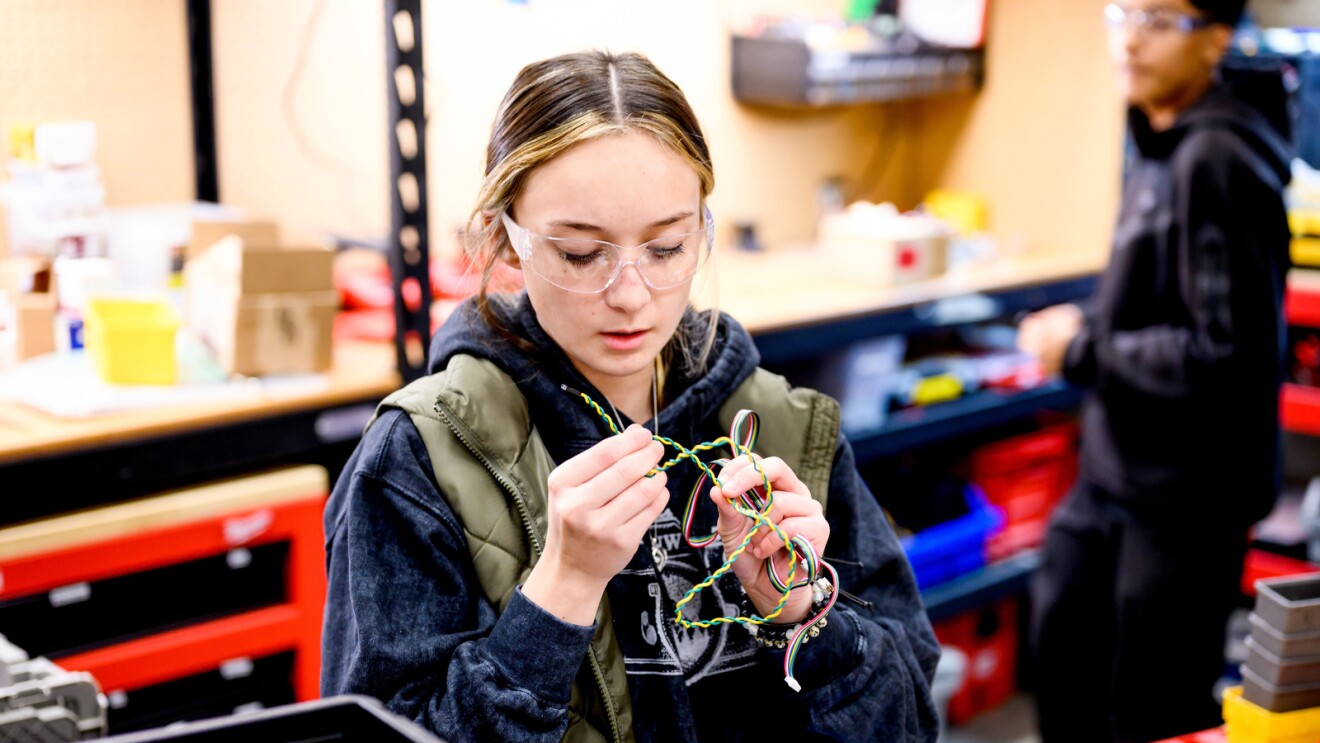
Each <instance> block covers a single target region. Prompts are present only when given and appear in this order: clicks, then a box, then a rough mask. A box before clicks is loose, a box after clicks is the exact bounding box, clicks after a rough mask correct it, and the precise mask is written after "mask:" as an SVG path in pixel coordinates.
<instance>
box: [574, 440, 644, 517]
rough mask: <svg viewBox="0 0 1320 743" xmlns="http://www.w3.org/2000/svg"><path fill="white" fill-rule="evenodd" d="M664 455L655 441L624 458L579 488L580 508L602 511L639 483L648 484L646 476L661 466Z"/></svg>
mask: <svg viewBox="0 0 1320 743" xmlns="http://www.w3.org/2000/svg"><path fill="white" fill-rule="evenodd" d="M664 451H665V449H664V446H663V445H661V444H660V442H658V441H655V442H652V443H651V444H648V445H647V446H645V447H643V448H641V449H638V450H636V451H634V452H631V453H629V454H627V455H625V456H624V457H623V458H621V459H619V460H618V461H617V462H615V463H614V464H611V465H610V466H609V467H607V468H605V470H604V471H602V472H599V473H597V474H596V476H595V477H593V478H591V479H590V480H588V481H587V482H585V483H583V484H582V486H580V488H579V490H580V491H581V492H582V496H581V497H582V498H583V500H582V501H581V504H582V505H583V506H584V507H586V508H599V507H601V506H603V505H605V504H606V503H609V502H610V500H612V499H614V498H616V497H617V496H618V495H619V494H620V493H622V492H624V491H625V490H627V489H628V488H629V487H631V486H633V485H634V484H636V483H637V482H638V481H641V480H645V479H646V473H647V472H650V471H651V470H652V469H653V468H654V467H655V466H656V464H658V463H659V462H660V457H661V456H662V455H663V454H664Z"/></svg>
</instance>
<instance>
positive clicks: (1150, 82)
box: [1019, 0, 1289, 743]
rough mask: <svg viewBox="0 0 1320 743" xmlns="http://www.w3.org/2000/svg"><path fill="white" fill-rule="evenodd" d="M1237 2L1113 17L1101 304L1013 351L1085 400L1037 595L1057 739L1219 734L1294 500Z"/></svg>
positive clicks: (1279, 338) (1280, 166)
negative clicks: (1286, 504)
mask: <svg viewBox="0 0 1320 743" xmlns="http://www.w3.org/2000/svg"><path fill="white" fill-rule="evenodd" d="M1242 12H1243V2H1242V0H1237V1H1236V2H1234V1H1233V0H1123V1H1122V2H1119V3H1115V4H1111V5H1109V6H1108V7H1107V8H1106V10H1105V14H1106V18H1107V21H1108V24H1109V27H1110V46H1111V53H1112V57H1113V59H1114V62H1115V63H1116V65H1117V67H1118V73H1119V80H1120V88H1121V89H1122V92H1123V93H1124V95H1125V97H1126V100H1127V102H1128V104H1129V105H1130V110H1129V126H1130V132H1131V136H1132V140H1133V144H1134V145H1135V158H1134V159H1133V161H1132V162H1131V163H1130V164H1129V171H1128V174H1127V182H1126V184H1125V187H1124V194H1123V200H1122V207H1121V210H1120V213H1119V217H1118V223H1117V226H1116V229H1115V232H1114V239H1113V252H1112V256H1111V259H1110V265H1109V267H1108V269H1107V270H1106V271H1105V272H1104V274H1103V276H1102V277H1101V278H1100V282H1099V285H1098V287H1097V290H1096V295H1095V297H1094V302H1093V308H1092V311H1090V312H1086V313H1084V312H1083V311H1082V310H1081V309H1079V308H1078V307H1076V306H1071V305H1069V306H1060V307H1053V308H1049V309H1047V310H1044V311H1042V312H1039V313H1036V314H1034V315H1032V316H1030V317H1028V318H1026V320H1024V322H1023V323H1022V325H1021V327H1020V328H1019V345H1020V347H1021V348H1023V349H1024V350H1026V351H1029V352H1032V353H1034V354H1036V355H1038V356H1039V357H1040V358H1041V360H1042V362H1043V363H1044V365H1045V367H1046V368H1047V369H1048V370H1050V371H1053V372H1061V373H1062V374H1063V376H1064V377H1065V378H1066V379H1067V380H1068V381H1070V382H1072V383H1073V384H1076V385H1080V386H1083V387H1085V388H1086V389H1087V395H1086V398H1085V400H1084V402H1083V409H1082V452H1081V457H1082V464H1081V475H1080V478H1079V481H1078V483H1077V485H1076V487H1075V488H1074V490H1073V492H1072V493H1071V494H1070V496H1069V497H1068V499H1067V500H1065V502H1064V503H1063V504H1062V505H1061V506H1060V508H1059V510H1058V511H1057V513H1056V515H1055V517H1054V519H1053V521H1052V523H1051V525H1050V529H1049V531H1048V534H1047V536H1046V541H1045V547H1044V551H1043V560H1042V564H1041V567H1040V570H1039V571H1038V573H1037V574H1036V576H1035V579H1034V582H1033V586H1032V599H1033V606H1034V608H1033V617H1032V635H1033V637H1032V640H1033V644H1034V648H1035V655H1036V661H1037V669H1038V672H1039V678H1038V692H1037V705H1038V713H1039V716H1040V729H1041V733H1042V737H1043V740H1044V741H1045V743H1053V742H1054V741H1070V742H1072V743H1076V742H1078V741H1110V740H1113V741H1133V742H1134V743H1135V742H1138V741H1141V742H1145V741H1151V740H1157V739H1162V738H1167V737H1172V736H1174V735H1177V734H1182V733H1188V732H1192V731H1196V730H1202V729H1206V728H1209V727H1213V726H1215V725H1217V724H1219V721H1220V716H1219V714H1218V711H1217V707H1216V704H1215V701H1214V699H1213V696H1212V687H1213V685H1214V683H1215V682H1216V681H1217V680H1218V679H1219V677H1220V675H1221V674H1222V672H1223V669H1224V660H1223V658H1224V653H1223V649H1224V628H1225V624H1226V621H1227V618H1228V615H1229V613H1230V612H1231V611H1232V608H1233V606H1234V604H1235V602H1236V601H1237V599H1238V596H1239V588H1238V585H1239V581H1240V579H1241V574H1242V566H1243V560H1244V557H1245V551H1246V543H1247V531H1248V529H1249V528H1250V526H1251V525H1252V524H1253V523H1254V522H1256V521H1257V520H1259V519H1260V518H1262V517H1263V516H1264V515H1265V514H1267V513H1268V512H1269V510H1270V509H1271V507H1272V505H1273V503H1274V499H1275V495H1276V493H1277V490H1278V487H1279V479H1280V467H1279V420H1278V394H1279V385H1280V383H1281V381H1282V376H1283V348H1284V333H1285V325H1284V322H1283V319H1282V310H1281V308H1282V302H1283V293H1284V282H1285V274H1286V272H1287V269H1288V267H1289V258H1288V244H1289V233H1288V226H1287V219H1286V213H1285V208H1284V205H1283V200H1282V193H1281V192H1282V189H1283V187H1284V186H1285V185H1286V183H1287V181H1288V177H1289V169H1288V168H1289V156H1288V151H1287V150H1288V148H1287V145H1286V144H1285V141H1284V138H1283V137H1282V136H1281V134H1280V133H1279V132H1277V131H1276V130H1274V129H1273V128H1272V127H1271V126H1270V124H1268V123H1267V120H1266V118H1265V117H1264V116H1263V115H1262V114H1261V113H1260V112H1259V111H1257V110H1255V109H1254V108H1252V107H1251V106H1249V105H1247V104H1246V103H1244V102H1243V101H1242V100H1241V98H1240V96H1238V95H1236V94H1235V91H1234V90H1232V89H1231V88H1229V87H1227V86H1225V85H1223V84H1222V83H1220V81H1219V77H1218V74H1217V69H1218V64H1219V61H1220V60H1221V59H1222V57H1223V55H1224V54H1225V53H1226V51H1227V49H1228V47H1229V45H1230V43H1231V39H1232V34H1233V27H1234V26H1235V25H1236V23H1237V21H1238V20H1239V18H1240V16H1241V14H1242Z"/></svg>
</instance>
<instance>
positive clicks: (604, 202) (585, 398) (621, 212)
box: [322, 52, 938, 741]
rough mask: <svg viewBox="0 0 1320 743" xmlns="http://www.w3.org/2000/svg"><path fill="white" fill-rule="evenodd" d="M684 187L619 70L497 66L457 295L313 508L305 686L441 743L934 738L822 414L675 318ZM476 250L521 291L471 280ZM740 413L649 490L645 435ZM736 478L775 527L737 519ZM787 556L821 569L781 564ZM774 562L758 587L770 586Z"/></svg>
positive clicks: (732, 326) (885, 559) (663, 121)
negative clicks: (713, 481) (322, 575)
mask: <svg viewBox="0 0 1320 743" xmlns="http://www.w3.org/2000/svg"><path fill="white" fill-rule="evenodd" d="M713 186H714V175H713V171H712V169H711V159H710V153H709V151H708V149H707V146H706V141H705V138H704V137H703V136H702V133H701V129H700V126H699V125H698V123H697V120H696V117H695V116H694V114H693V112H692V110H691V108H690V107H689V106H688V103H687V101H686V99H685V98H684V96H683V93H682V92H681V91H680V90H679V89H678V87H677V86H675V85H674V83H673V82H672V81H670V80H669V79H668V78H667V77H665V76H664V75H663V74H662V73H660V71H659V70H657V69H656V68H655V67H654V66H653V65H652V64H651V63H650V62H649V61H648V60H647V59H645V58H644V57H641V56H639V55H636V54H624V55H613V54H608V53H603V52H589V53H581V54H570V55H565V56H561V57H556V58H553V59H549V60H545V61H542V62H538V63H534V64H531V65H529V66H527V67H526V68H524V69H523V70H522V71H521V72H520V73H519V75H518V77H517V79H516V80H515V81H514V83H513V86H512V88H511V89H510V90H509V92H508V93H507V95H506V96H505V98H504V102H503V104H502V105H501V107H500V110H499V113H498V114H497V117H496V121H495V125H494V128H493V130H492V134H491V140H490V144H489V147H488V150H487V161H486V177H485V182H484V184H483V186H482V190H481V194H480V198H479V203H478V206H477V209H476V210H475V211H474V214H473V225H474V228H475V229H474V230H473V232H474V235H475V240H474V244H475V246H476V248H477V250H478V252H479V254H480V255H481V259H482V260H483V261H484V268H485V271H484V276H483V279H484V280H483V285H482V290H481V292H480V293H479V295H478V296H477V297H476V298H475V299H474V300H472V301H470V302H469V303H467V304H465V305H464V306H463V307H462V308H461V309H460V310H458V311H457V312H455V314H454V315H453V316H452V317H451V318H450V319H449V320H448V321H447V322H446V323H445V325H444V326H443V327H442V328H441V329H440V330H439V331H438V332H437V333H436V335H435V338H434V339H433V340H432V345H431V361H430V371H431V375H430V376H428V377H425V378H423V379H422V380H419V381H418V382H416V383H414V384H412V385H409V386H408V387H407V388H405V389H403V390H401V391H400V392H398V393H395V394H394V395H392V396H391V397H390V398H389V399H387V400H386V401H385V402H384V403H383V404H382V406H381V409H380V411H379V413H378V416H377V418H376V419H375V420H374V421H373V422H372V424H371V425H370V426H369V428H368V430H367V432H366V434H365V436H364V438H363V440H362V443H361V444H360V445H359V447H358V449H357V451H356V452H355V453H354V455H353V457H352V459H351V460H350V461H349V463H348V465H347V467H346V468H345V470H344V473H343V475H342V477H341V478H340V480H339V482H338V484H337V485H336V487H335V490H334V493H333V495H332V496H331V499H330V502H329V504H328V506H327V509H326V521H325V524H326V535H327V541H326V544H327V551H328V558H327V560H328V568H329V598H328V602H327V608H326V618H325V632H324V670H323V678H322V690H323V692H324V693H325V694H327V695H328V694H341V693H361V694H368V695H371V696H374V697H378V698H380V699H382V700H384V701H385V702H386V704H387V705H388V706H389V707H390V708H392V709H393V710H395V711H396V712H398V713H401V714H403V715H406V716H408V717H410V718H412V719H414V720H416V721H417V722H418V723H420V724H421V725H423V726H425V727H427V728H430V729H431V730H434V731H436V732H437V733H439V734H440V735H441V736H443V737H446V738H448V739H450V740H453V741H466V740H485V741H494V740H500V741H530V740H545V741H552V740H559V739H564V740H582V741H596V740H612V741H624V740H629V741H631V740H639V741H687V740H697V739H698V738H700V739H704V740H743V739H747V740H750V739H757V738H762V737H763V736H769V735H771V734H775V735H780V734H784V733H787V734H790V735H794V734H796V735H805V736H807V737H812V738H817V737H819V738H832V739H840V740H887V741H933V740H934V739H935V736H936V730H937V722H938V721H937V717H936V713H935V710H934V708H933V706H932V703H931V699H930V693H929V682H930V678H931V675H932V674H933V673H934V669H935V663H936V660H937V658H938V646H937V645H936V643H935V640H934V637H933V635H932V633H931V629H930V625H929V622H928V621H927V619H926V616H925V613H924V611H923V609H922V605H921V601H920V598H919V595H918V593H917V590H916V587H915V583H914V581H913V578H912V572H911V568H910V567H909V565H908V564H907V561H906V559H905V558H904V556H903V553H902V551H901V549H900V548H899V545H898V542H897V540H896V539H895V537H894V534H893V532H892V530H891V529H890V527H889V525H888V523H887V521H886V519H885V518H884V515H883V513H882V512H881V510H880V508H879V506H878V505H877V504H876V501H875V499H874V498H873V497H872V495H871V493H870V492H869V491H868V490H867V488H866V485H865V484H864V483H863V482H862V481H861V479H860V477H859V476H858V474H857V471H856V468H855V466H854V463H853V458H852V453H851V450H850V448H849V446H848V443H847V442H846V441H845V440H844V439H843V438H842V437H841V436H840V435H839V433H838V406H837V404H835V403H834V402H833V401H832V400H830V399H828V398H826V397H824V396H823V395H820V394H819V393H815V392H813V391H810V390H803V389H796V390H795V389H790V388H789V386H788V385H787V383H786V382H784V380H783V379H782V378H779V377H775V376H773V375H770V374H768V373H766V372H764V371H762V370H759V369H757V361H758V356H757V352H756V349H755V346H754V345H753V343H752V340H751V338H750V337H749V336H748V334H747V332H746V331H745V330H743V328H742V327H741V326H740V325H738V323H737V322H735V321H734V320H733V319H732V318H730V317H728V316H727V315H723V314H720V313H718V312H714V311H708V312H705V313H699V312H697V311H695V310H694V309H693V308H692V307H691V305H690V304H689V290H690V288H691V284H692V279H693V276H694V274H695V273H696V272H697V271H698V270H699V269H700V268H701V267H702V265H703V263H704V262H705V260H706V259H707V257H708V255H709V253H710V251H711V236H712V234H713V224H712V222H711V217H710V213H709V212H708V211H707V210H706V206H705V204H706V198H707V196H708V195H709V194H710V192H711V190H712V188H713ZM501 261H503V262H505V263H507V264H509V265H511V266H513V267H514V268H516V269H519V270H521V271H522V275H523V279H524V283H525V287H526V289H525V291H524V292H522V293H520V294H518V295H517V296H512V297H508V296H503V297H501V296H499V295H495V294H487V291H486V287H487V285H488V284H489V282H490V277H491V274H492V271H493V270H494V269H495V267H496V266H497V263H498V262H501ZM593 402H594V403H598V405H599V407H593V405H592V403H593ZM741 408H747V409H752V410H754V411H755V412H757V413H758V414H759V415H760V440H759V442H758V443H757V444H756V445H755V448H756V450H758V452H764V453H765V454H766V458H764V459H762V458H760V457H751V456H749V455H747V454H746V453H740V454H739V456H737V457H735V458H732V459H731V461H730V462H729V463H728V464H727V466H725V467H723V468H717V469H718V472H716V473H714V474H716V475H717V476H718V480H719V483H720V484H719V485H718V486H703V487H701V488H700V489H699V490H697V491H696V493H697V494H696V496H694V497H695V501H693V502H691V503H688V504H685V503H683V502H681V501H680V500H679V499H673V500H671V497H670V496H671V494H679V495H680V498H686V497H687V496H688V494H689V493H691V492H693V490H694V486H697V485H698V484H699V483H698V480H699V479H700V478H701V477H702V472H701V470H700V469H699V468H698V467H697V466H696V465H695V464H694V463H693V462H692V461H690V460H684V461H681V462H679V463H677V464H672V465H671V466H667V467H666V466H662V462H663V461H664V460H666V459H667V458H668V457H672V456H674V455H675V454H676V452H675V451H674V450H673V449H670V450H669V451H666V449H665V447H664V446H663V445H662V444H661V443H660V442H659V441H657V439H658V438H660V437H664V438H667V439H670V440H672V441H675V442H678V443H681V444H684V445H687V446H692V445H694V444H696V443H698V442H702V441H711V440H714V439H716V438H718V437H720V436H721V435H724V434H725V433H727V432H729V431H730V425H731V422H733V419H734V418H735V416H736V414H737V412H738V410H739V409H741ZM607 418H608V420H607ZM634 421H645V423H644V425H638V424H637V423H634ZM742 423H743V424H746V423H747V421H745V420H744V421H742ZM751 428H753V426H748V425H741V427H740V428H739V430H738V431H736V433H737V434H738V435H742V434H746V433H748V432H749V431H750V430H751ZM611 429H617V430H618V431H619V432H620V433H619V434H618V435H615V434H614V432H613V431H612V430H611ZM731 453H732V452H731ZM702 456H704V457H705V458H709V459H714V458H715V457H717V456H718V454H714V453H708V452H707V453H703V455H702ZM656 469H660V470H661V471H660V472H658V473H656V472H655V470H656ZM648 475H649V476H648ZM758 488H759V490H758ZM766 494H771V495H772V498H773V506H772V507H771V508H769V509H768V510H767V512H766V513H765V515H764V516H763V517H762V518H763V519H764V520H766V521H767V522H768V523H770V524H774V526H775V527H777V528H768V527H766V526H764V525H757V524H755V523H754V521H753V518H749V517H748V516H747V515H744V514H746V513H751V510H750V509H756V510H760V508H761V500H760V496H761V495H766ZM735 501H736V502H738V503H740V504H741V505H739V506H735V505H734V503H735ZM739 508H741V509H742V511H743V512H742V513H740V512H739ZM754 527H755V528H754ZM753 531H754V532H755V533H754V534H752V535H751V537H750V540H749V539H748V535H749V533H751V532H753ZM708 535H718V538H712V539H706V537H707V536H708ZM786 539H788V540H792V541H793V542H794V543H795V544H796V548H797V550H798V557H790V552H789V550H788V549H786V548H785V543H784V542H785V540H786ZM744 542H746V549H744V550H742V551H741V552H739V548H740V547H742V546H743V543H744ZM735 553H738V554H737V559H736V560H734V561H733V563H732V569H731V570H729V571H727V572H724V573H723V574H721V575H718V577H716V578H715V579H714V580H713V581H712V582H711V583H710V585H708V586H705V587H704V588H702V590H700V591H694V590H693V588H694V586H698V585H699V584H701V583H702V582H703V581H705V580H706V579H707V576H711V575H712V574H713V573H716V571H717V569H718V568H720V567H721V566H722V565H723V564H725V562H726V560H728V559H729V558H730V557H731V556H733V555H734V554H735ZM812 555H819V556H821V557H822V558H823V559H824V560H825V561H826V562H827V563H828V564H829V565H830V566H832V567H829V568H824V567H823V568H822V572H821V576H822V577H821V579H820V580H815V581H810V580H801V577H802V575H803V574H806V573H808V571H809V570H810V569H811V565H810V560H811V556H812ZM799 558H801V559H799ZM766 561H771V562H772V564H773V568H774V570H767V568H766V564H765V563H766ZM804 561H805V562H804ZM790 569H792V570H794V571H796V572H794V575H795V576H797V577H796V578H792V579H788V580H789V583H790V585H796V586H798V587H794V588H792V590H791V591H788V592H787V595H786V596H785V595H784V591H782V590H781V589H780V587H778V586H776V585H775V584H776V579H775V578H773V577H772V576H771V572H776V575H777V576H778V577H779V582H781V584H782V581H783V580H784V578H783V576H787V575H789V571H790ZM845 591H846V592H848V593H849V594H850V596H849V597H848V598H851V599H852V602H851V603H849V602H847V601H845V602H837V599H838V597H839V596H842V595H844V592H845ZM725 617H728V618H729V619H722V618H725ZM733 618H738V619H733ZM750 618H755V620H752V621H749V620H750ZM759 620H768V621H765V622H764V623H757V621H759ZM803 639H806V640H809V641H810V643H809V644H805V645H801V644H800V643H801V640H803ZM799 649H800V651H801V652H800V653H799V652H797V651H798V650H799ZM786 655H787V656H788V657H787V658H786V657H785V656H786ZM786 673H787V676H786ZM786 680H787V681H788V682H789V684H788V685H786V684H785V681H786ZM790 686H796V687H798V688H800V689H801V691H800V692H799V691H794V690H793V689H792V688H790Z"/></svg>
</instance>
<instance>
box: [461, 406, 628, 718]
mask: <svg viewBox="0 0 1320 743" xmlns="http://www.w3.org/2000/svg"><path fill="white" fill-rule="evenodd" d="M435 412H436V413H437V414H438V415H439V416H440V419H441V420H442V421H444V423H445V425H446V426H448V427H449V430H450V431H452V432H453V434H454V436H455V437H456V438H458V440H459V441H461V442H463V446H465V447H467V450H468V451H469V452H471V453H472V456H474V457H476V458H477V461H479V462H481V465H482V466H483V467H485V468H486V471H487V472H489V473H490V475H491V477H494V478H495V481H496V482H498V483H499V484H500V486H501V487H503V488H504V489H505V490H506V491H508V493H509V495H510V496H512V497H513V504H514V505H515V506H517V507H518V517H519V519H520V520H521V521H522V525H523V530H524V531H526V532H527V537H528V539H529V540H531V545H532V551H533V552H535V553H536V556H537V557H538V558H539V557H540V556H541V550H542V545H541V539H540V537H538V536H537V534H536V528H535V527H534V526H533V525H532V514H531V512H530V511H529V510H528V509H527V503H526V502H525V501H524V500H523V496H522V493H521V492H520V491H519V490H518V488H517V486H516V485H514V484H513V479H512V478H511V477H509V475H508V473H507V472H505V470H504V469H503V468H502V467H499V466H497V465H496V464H495V463H494V462H492V461H490V457H488V456H486V453H485V452H484V451H482V449H481V447H479V446H477V444H476V437H475V436H473V435H472V432H471V431H470V430H469V429H468V427H467V425H466V424H465V423H463V422H462V420H461V419H460V418H459V417H458V416H457V415H456V414H454V412H453V411H452V410H450V409H449V408H448V407H447V406H446V405H444V403H442V402H440V401H439V400H436V401H435ZM587 660H589V661H590V662H591V674H592V675H593V676H594V677H595V678H596V686H597V687H598V688H599V689H600V696H601V701H602V702H604V704H605V716H606V718H607V719H608V720H609V723H610V736H611V738H612V739H613V740H615V741H616V742H617V743H622V741H623V736H622V735H621V734H620V732H619V720H618V718H617V717H616V716H615V713H614V705H613V704H612V703H611V702H610V695H609V688H608V687H607V686H606V684H605V669H603V668H601V665H600V660H599V659H597V658H596V650H595V648H593V647H591V646H588V647H587Z"/></svg>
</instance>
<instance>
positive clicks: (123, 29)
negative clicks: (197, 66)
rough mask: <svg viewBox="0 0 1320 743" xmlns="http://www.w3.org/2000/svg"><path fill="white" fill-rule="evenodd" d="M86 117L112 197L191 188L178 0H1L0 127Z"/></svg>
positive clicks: (143, 198)
mask: <svg viewBox="0 0 1320 743" xmlns="http://www.w3.org/2000/svg"><path fill="white" fill-rule="evenodd" d="M67 119H90V120H92V121H94V122H96V124H97V140H98V153H97V161H98V163H99V164H100V166H101V173H102V180H103V181H104V182H105V185H106V198H107V201H109V203H110V204H112V205H118V204H134V203H144V202H161V201H175V202H177V201H186V200H190V199H191V198H192V196H193V168H192V118H191V114H190V104H189V97H188V40H187V36H186V35H185V33H184V4H183V3H182V2H172V1H162V0H114V2H105V0H58V1H56V2H52V1H51V0H4V1H3V2H0V137H3V138H4V141H5V146H4V147H3V148H0V151H3V150H7V148H8V136H9V135H8V132H9V125H10V124H12V123H14V122H18V121H43V120H67Z"/></svg>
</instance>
